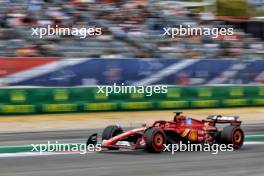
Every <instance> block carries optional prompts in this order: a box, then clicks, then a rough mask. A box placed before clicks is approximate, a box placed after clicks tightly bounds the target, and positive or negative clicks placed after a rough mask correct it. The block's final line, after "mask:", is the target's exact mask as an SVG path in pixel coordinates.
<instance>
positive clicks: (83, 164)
mask: <svg viewBox="0 0 264 176" xmlns="http://www.w3.org/2000/svg"><path fill="white" fill-rule="evenodd" d="M244 130H245V131H246V134H247V135H250V134H264V125H263V124H258V125H249V126H244ZM101 131H102V130H100V129H98V130H95V129H94V130H78V131H53V132H39V133H19V134H16V133H10V134H0V144H1V146H3V145H24V144H27V145H28V144H31V143H35V144H36V143H47V141H48V140H50V141H59V142H71V143H72V142H84V141H85V140H86V138H87V136H88V135H89V134H92V133H93V132H99V133H100V132H101ZM263 174H264V144H263V143H251V144H247V145H245V146H244V147H243V148H242V149H240V150H237V151H234V152H220V153H219V154H216V155H214V154H211V153H210V152H176V153H175V154H174V155H172V154H171V153H170V152H164V153H161V154H149V153H146V152H144V151H111V152H100V153H87V154H85V155H80V154H71V153H69V154H62V155H48V156H45V155H42V156H26V157H24V156H21V157H5V158H0V176H82V175H85V176H129V175H131V176H136V175H143V176H150V175H151V176H175V175H179V176H194V175H201V176H207V175H208V176H211V175H212V176H215V175H216V176H221V175H223V176H251V175H252V176H263Z"/></svg>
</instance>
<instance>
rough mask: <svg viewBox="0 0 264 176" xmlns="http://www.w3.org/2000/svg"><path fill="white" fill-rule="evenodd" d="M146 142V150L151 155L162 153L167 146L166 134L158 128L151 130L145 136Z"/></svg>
mask: <svg viewBox="0 0 264 176" xmlns="http://www.w3.org/2000/svg"><path fill="white" fill-rule="evenodd" d="M144 137H145V140H146V148H145V150H146V151H147V152H150V153H160V152H162V151H163V149H164V144H166V135H165V133H164V132H163V131H162V130H160V129H158V128H149V129H147V130H146V132H145V134H144Z"/></svg>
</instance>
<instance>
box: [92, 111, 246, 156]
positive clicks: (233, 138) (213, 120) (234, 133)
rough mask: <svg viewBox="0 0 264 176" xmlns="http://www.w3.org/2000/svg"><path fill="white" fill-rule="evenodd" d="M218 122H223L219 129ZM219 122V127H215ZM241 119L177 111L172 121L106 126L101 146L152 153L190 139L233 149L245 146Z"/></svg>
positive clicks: (110, 148) (93, 140)
mask: <svg viewBox="0 0 264 176" xmlns="http://www.w3.org/2000/svg"><path fill="white" fill-rule="evenodd" d="M217 124H224V125H225V126H224V127H223V128H222V129H220V128H218V127H217V126H218V125H217ZM216 125H217V126H216ZM240 125H241V121H238V117H235V116H221V115H212V116H208V117H207V119H206V120H197V119H193V118H190V117H188V116H186V115H184V114H182V112H176V113H175V116H174V119H173V120H170V121H166V120H159V121H155V122H154V123H153V124H152V125H151V126H150V127H146V126H145V125H143V126H142V127H141V128H137V129H133V130H130V131H127V132H124V131H123V129H122V128H121V127H120V126H118V125H110V126H108V127H106V128H105V129H104V131H103V134H102V143H101V146H102V148H107V149H109V150H118V149H119V148H127V149H145V150H146V151H148V152H151V153H158V152H161V151H163V149H164V144H175V143H179V142H180V141H182V142H191V143H199V144H205V143H206V144H215V143H218V144H233V147H234V149H239V148H240V147H242V145H243V142H244V132H243V130H242V129H241V128H240ZM96 142H97V134H93V135H92V136H90V137H89V139H88V141H87V144H90V143H96Z"/></svg>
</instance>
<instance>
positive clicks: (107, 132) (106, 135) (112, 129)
mask: <svg viewBox="0 0 264 176" xmlns="http://www.w3.org/2000/svg"><path fill="white" fill-rule="evenodd" d="M121 133H123V129H122V128H121V127H120V126H118V125H109V126H107V127H106V128H105V129H104V131H103V134H102V140H108V139H110V138H112V137H115V136H117V135H119V134H121ZM108 149H109V150H118V149H119V148H113V147H108Z"/></svg>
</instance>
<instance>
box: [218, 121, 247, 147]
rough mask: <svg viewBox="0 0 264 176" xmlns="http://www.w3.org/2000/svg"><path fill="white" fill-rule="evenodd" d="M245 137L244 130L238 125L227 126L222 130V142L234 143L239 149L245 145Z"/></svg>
mask: <svg viewBox="0 0 264 176" xmlns="http://www.w3.org/2000/svg"><path fill="white" fill-rule="evenodd" d="M244 138H245V136H244V132H243V130H242V129H241V128H240V127H238V126H232V125H230V126H226V127H224V129H223V131H222V132H221V142H222V143H224V144H232V145H233V147H234V149H239V148H241V147H242V146H243V143H244Z"/></svg>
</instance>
